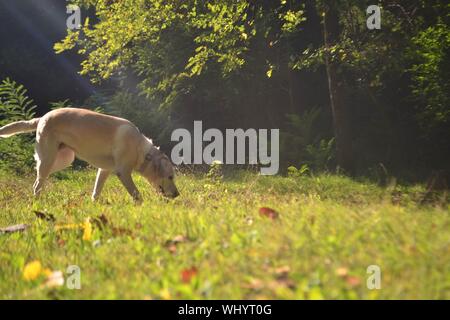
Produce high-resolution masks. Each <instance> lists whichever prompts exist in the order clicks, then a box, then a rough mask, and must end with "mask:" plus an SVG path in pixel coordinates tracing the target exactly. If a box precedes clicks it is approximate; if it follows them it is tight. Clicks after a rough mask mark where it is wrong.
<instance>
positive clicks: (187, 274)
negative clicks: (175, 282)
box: [181, 267, 198, 283]
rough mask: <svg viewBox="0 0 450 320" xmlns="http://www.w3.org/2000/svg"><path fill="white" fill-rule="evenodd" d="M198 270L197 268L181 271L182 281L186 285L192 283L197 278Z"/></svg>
mask: <svg viewBox="0 0 450 320" xmlns="http://www.w3.org/2000/svg"><path fill="white" fill-rule="evenodd" d="M197 273H198V270H197V268H196V267H191V268H189V269H183V270H181V281H182V282H184V283H189V282H191V280H192V278H193V277H195V276H197Z"/></svg>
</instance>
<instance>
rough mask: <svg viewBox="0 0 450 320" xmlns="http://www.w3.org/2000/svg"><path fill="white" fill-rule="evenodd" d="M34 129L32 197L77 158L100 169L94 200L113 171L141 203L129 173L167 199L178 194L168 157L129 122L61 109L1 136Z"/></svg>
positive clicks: (14, 126) (6, 129) (9, 128)
mask: <svg viewBox="0 0 450 320" xmlns="http://www.w3.org/2000/svg"><path fill="white" fill-rule="evenodd" d="M31 131H36V141H37V143H36V153H35V159H36V163H37V164H36V171H37V177H36V182H35V183H34V194H35V195H38V194H39V192H40V191H41V190H42V186H43V185H44V182H45V180H46V179H47V178H48V176H49V175H50V174H51V173H53V172H56V171H59V170H62V169H64V168H67V167H68V166H70V165H71V163H72V162H73V160H74V159H75V156H77V157H78V158H79V159H81V160H84V161H86V162H88V163H89V164H91V165H93V166H94V167H97V168H98V171H97V178H96V180H95V186H94V192H93V193H92V199H93V200H96V199H97V198H98V196H99V195H100V192H101V191H102V188H103V185H104V183H105V181H106V179H107V178H108V176H109V174H110V173H115V174H116V175H117V176H118V177H119V179H120V181H121V182H122V184H123V185H124V186H125V188H126V189H127V191H128V193H129V194H130V195H131V196H132V197H133V199H134V200H135V201H136V202H138V203H140V202H142V198H141V195H140V193H139V191H138V189H137V188H136V185H135V184H134V182H133V179H132V177H131V173H132V172H133V171H137V172H139V173H140V174H141V175H142V176H143V177H145V178H146V179H147V180H148V181H149V182H150V183H151V184H153V185H154V186H155V187H156V189H157V190H158V191H159V192H161V193H162V194H163V195H165V196H167V197H171V198H174V197H176V196H178V194H179V193H178V190H177V187H176V186H175V183H174V170H173V167H172V163H171V161H170V160H169V158H168V157H167V156H166V155H165V154H164V153H162V152H161V151H160V150H159V149H158V148H157V147H155V146H154V145H153V143H152V141H151V140H150V139H148V138H147V137H145V136H144V135H143V134H141V133H140V132H139V130H138V128H137V127H136V126H135V125H133V124H132V123H131V122H130V121H128V120H125V119H122V118H118V117H113V116H109V115H105V114H101V113H97V112H94V111H90V110H86V109H76V108H63V109H57V110H53V111H50V112H49V113H47V114H46V115H44V116H43V117H41V118H35V119H32V120H29V121H18V122H14V123H10V124H8V125H6V126H4V127H2V128H0V137H8V136H12V135H14V134H17V133H23V132H31Z"/></svg>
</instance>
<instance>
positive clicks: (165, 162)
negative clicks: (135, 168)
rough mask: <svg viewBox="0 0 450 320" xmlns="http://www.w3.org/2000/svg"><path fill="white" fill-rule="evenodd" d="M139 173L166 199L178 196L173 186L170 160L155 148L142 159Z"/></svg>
mask: <svg viewBox="0 0 450 320" xmlns="http://www.w3.org/2000/svg"><path fill="white" fill-rule="evenodd" d="M140 173H141V175H142V176H144V177H145V178H146V179H147V180H148V181H149V182H150V183H151V184H152V185H153V186H154V187H155V188H156V190H157V191H158V192H160V193H161V194H163V195H164V196H166V197H168V198H176V197H177V196H178V195H179V192H178V189H177V186H176V185H175V172H174V169H173V165H172V162H171V161H170V159H169V158H168V157H167V156H166V155H165V154H164V153H162V152H161V151H160V150H158V149H156V148H152V150H150V151H149V152H148V153H147V154H146V155H145V158H144V162H143V164H142V165H141V169H140Z"/></svg>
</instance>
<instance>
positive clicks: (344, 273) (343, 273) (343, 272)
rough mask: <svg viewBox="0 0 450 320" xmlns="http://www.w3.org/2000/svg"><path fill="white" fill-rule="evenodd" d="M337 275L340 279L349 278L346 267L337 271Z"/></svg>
mask: <svg viewBox="0 0 450 320" xmlns="http://www.w3.org/2000/svg"><path fill="white" fill-rule="evenodd" d="M335 273H336V275H337V276H338V277H346V276H348V269H347V268H345V267H340V268H337V269H336V270H335Z"/></svg>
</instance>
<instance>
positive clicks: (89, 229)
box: [83, 218, 92, 241]
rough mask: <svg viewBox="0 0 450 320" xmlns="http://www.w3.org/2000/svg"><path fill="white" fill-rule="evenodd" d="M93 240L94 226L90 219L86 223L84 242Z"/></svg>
mask: <svg viewBox="0 0 450 320" xmlns="http://www.w3.org/2000/svg"><path fill="white" fill-rule="evenodd" d="M91 239H92V224H91V221H90V219H89V218H86V220H85V221H84V232H83V240H85V241H90V240H91Z"/></svg>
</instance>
